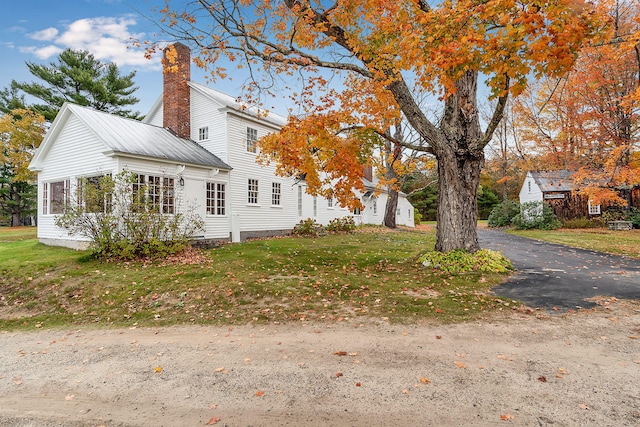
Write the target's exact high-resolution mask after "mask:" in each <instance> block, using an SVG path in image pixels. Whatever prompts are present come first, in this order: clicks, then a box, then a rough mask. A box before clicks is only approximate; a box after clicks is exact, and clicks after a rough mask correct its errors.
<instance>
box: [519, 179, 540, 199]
mask: <svg viewBox="0 0 640 427" xmlns="http://www.w3.org/2000/svg"><path fill="white" fill-rule="evenodd" d="M541 201H542V190H541V189H540V187H539V186H538V184H536V181H535V180H534V179H533V177H532V176H531V173H529V172H527V176H526V177H525V179H524V183H523V184H522V188H521V189H520V203H526V202H541Z"/></svg>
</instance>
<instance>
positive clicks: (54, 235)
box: [38, 115, 116, 240]
mask: <svg viewBox="0 0 640 427" xmlns="http://www.w3.org/2000/svg"><path fill="white" fill-rule="evenodd" d="M104 150H105V147H104V145H103V144H102V143H100V141H99V140H98V139H97V138H96V137H95V135H94V134H93V133H92V132H90V131H89V130H88V129H87V128H86V127H85V126H84V124H83V123H82V122H81V121H80V120H78V119H77V118H76V117H75V116H73V115H71V116H70V117H69V120H68V121H67V122H66V124H65V126H64V128H63V129H62V130H61V131H60V134H59V135H58V138H57V139H56V141H55V144H54V145H53V146H52V147H51V150H50V151H49V153H48V155H47V162H46V166H45V167H43V168H42V170H41V171H40V172H39V173H38V238H40V239H61V240H77V239H76V238H71V237H70V236H69V235H68V234H67V232H66V231H65V230H63V229H61V228H58V227H56V226H55V223H54V221H55V215H52V214H48V215H43V214H42V189H43V185H42V184H43V183H44V182H54V181H62V180H65V179H69V180H70V182H71V191H73V188H74V184H75V182H76V178H77V177H81V176H95V175H101V174H106V173H113V172H114V171H115V167H116V162H115V160H114V159H112V158H109V157H106V156H105V155H103V154H101V153H102V152H103V151H104Z"/></svg>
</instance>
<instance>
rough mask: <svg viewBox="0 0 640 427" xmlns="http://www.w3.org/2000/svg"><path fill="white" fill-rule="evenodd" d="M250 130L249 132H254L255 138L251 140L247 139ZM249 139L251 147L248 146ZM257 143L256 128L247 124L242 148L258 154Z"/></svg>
mask: <svg viewBox="0 0 640 427" xmlns="http://www.w3.org/2000/svg"><path fill="white" fill-rule="evenodd" d="M250 132H251V133H255V139H253V138H252V139H251V140H250V139H249V133H250ZM250 141H251V142H252V144H251V147H252V148H253V149H250V148H249V142H250ZM257 144H258V129H255V128H252V127H249V126H247V129H246V135H245V140H244V149H245V151H246V152H247V153H250V154H255V155H257V154H258V146H257Z"/></svg>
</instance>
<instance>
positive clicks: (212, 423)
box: [205, 417, 220, 426]
mask: <svg viewBox="0 0 640 427" xmlns="http://www.w3.org/2000/svg"><path fill="white" fill-rule="evenodd" d="M218 421H220V418H219V417H211V419H210V420H209V421H208V422H207V423H206V424H205V425H206V426H212V425H214V424H216V423H217V422H218Z"/></svg>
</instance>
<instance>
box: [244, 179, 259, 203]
mask: <svg viewBox="0 0 640 427" xmlns="http://www.w3.org/2000/svg"><path fill="white" fill-rule="evenodd" d="M249 181H255V183H256V189H255V193H256V197H255V198H256V201H255V203H254V202H250V201H249V192H250V190H249ZM259 202H260V180H258V179H256V178H247V206H260V203H259Z"/></svg>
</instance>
